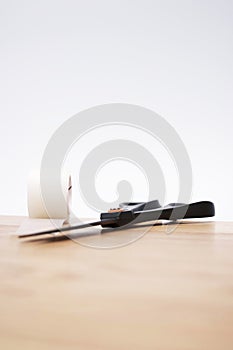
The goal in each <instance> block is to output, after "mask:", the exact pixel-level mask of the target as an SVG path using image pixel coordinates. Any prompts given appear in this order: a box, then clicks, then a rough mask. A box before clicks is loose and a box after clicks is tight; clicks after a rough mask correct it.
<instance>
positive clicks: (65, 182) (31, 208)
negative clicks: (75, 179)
mask: <svg viewBox="0 0 233 350" xmlns="http://www.w3.org/2000/svg"><path fill="white" fill-rule="evenodd" d="M46 188H47V189H48V192H49V193H46V196H48V198H49V208H47V207H46V204H45V203H44V200H43V198H42V194H41V184H40V170H34V171H33V172H31V174H30V176H29V179H28V193H27V200H28V214H29V218H28V219H26V220H25V221H24V222H23V223H22V225H21V226H20V228H19V229H18V231H17V235H19V234H23V233H25V234H26V233H30V232H38V231H43V230H47V229H52V228H55V227H61V226H62V225H63V224H64V222H68V221H69V214H70V205H71V193H72V183H71V176H70V175H69V174H68V173H65V172H63V173H62V175H61V188H62V192H63V195H64V198H62V199H61V198H60V197H59V196H58V194H57V193H56V191H55V189H54V186H53V182H52V180H51V179H50V178H49V177H48V186H46ZM47 205H48V204H47ZM48 212H49V215H48Z"/></svg>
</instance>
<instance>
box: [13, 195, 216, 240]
mask: <svg viewBox="0 0 233 350" xmlns="http://www.w3.org/2000/svg"><path fill="white" fill-rule="evenodd" d="M214 215H215V207H214V203H212V202H210V201H201V202H195V203H190V204H185V203H170V204H168V205H166V206H161V205H160V203H159V201H158V200H153V201H149V202H124V203H120V204H119V207H118V208H111V209H110V210H109V211H108V212H105V213H101V214H100V219H99V220H98V221H91V222H86V223H82V224H78V225H69V226H64V227H60V228H55V229H51V230H46V231H39V232H33V233H27V234H26V233H25V234H20V235H19V238H26V237H32V236H39V235H47V234H54V233H57V232H67V231H72V230H78V229H83V228H88V227H92V226H102V227H103V228H120V227H124V228H126V227H129V226H132V225H136V224H138V223H142V222H148V221H157V220H170V221H177V220H183V219H194V218H206V217H213V216H214Z"/></svg>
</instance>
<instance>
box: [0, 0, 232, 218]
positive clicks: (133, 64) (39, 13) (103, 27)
mask: <svg viewBox="0 0 233 350" xmlns="http://www.w3.org/2000/svg"><path fill="white" fill-rule="evenodd" d="M0 50H1V55H0V60H1V66H0V67H1V68H0V69H1V72H0V73H1V74H0V92H1V95H0V96H1V103H0V115H1V148H0V152H1V153H0V155H1V158H0V159H1V183H0V186H1V189H0V193H1V201H0V213H1V214H26V213H27V205H26V180H27V175H28V172H29V171H30V169H31V168H32V167H33V166H34V165H35V164H37V163H38V162H39V159H40V157H41V155H42V153H43V149H44V147H45V146H46V144H47V142H48V140H49V138H50V137H51V135H52V134H53V132H54V131H55V130H56V129H57V128H58V127H59V126H60V125H61V124H62V123H63V122H64V121H65V120H67V119H68V118H69V117H71V116H72V115H74V114H76V113H78V112H79V111H81V110H83V109H85V108H89V107H91V106H94V105H99V104H104V103H111V102H125V103H132V104H137V105H141V106H144V107H147V108H150V109H152V110H154V111H155V112H157V113H158V114H160V115H161V116H163V117H164V118H165V119H166V120H167V121H168V122H169V123H170V124H171V125H172V126H173V127H174V128H175V129H176V131H177V132H178V133H179V135H180V136H181V138H182V139H183V141H184V143H185V146H186V148H187V151H188V153H189V155H190V158H191V161H192V167H193V177H194V186H193V198H192V200H193V201H194V200H202V199H206V200H212V201H214V202H215V204H216V209H217V219H222V220H232V219H233V215H232V204H231V203H232V197H233V186H232V180H233V167H232V150H233V138H232V126H233V121H232V119H233V64H232V62H233V1H231V0H219V1H216V0H214V1H211V0H196V1H189V0H176V1H172V0H170V1H167V0H161V1H156V0H153V1H147V0H143V1H137V0H132V1H129V0H128V1H127V0H124V1H122V0H115V1H111V0H107V1H101V0H99V1H94V0H93V1H88V0H85V1H78V0H74V1H70V0H65V1H64V0H63V1H59V0H56V1H55V0H54V1H53V0H40V1H33V0H28V1H27V0H26V1H24V0H21V1H16V0H14V1H13V0H5V1H3V0H1V1H0ZM122 132H123V133H124V132H125V131H123V130H122ZM113 133H114V131H113ZM127 135H128V136H129V137H133V136H134V131H132V134H131V133H130V131H128V134H127ZM96 137H97V136H96ZM91 140H93V137H92V138H91ZM86 142H87V143H88V144H90V140H89V141H88V140H87V141H86ZM145 142H147V141H146V140H145ZM76 148H77V150H78V149H79V148H78V145H77V147H76ZM81 148H82V150H81ZM79 151H80V152H81V151H82V152H83V151H84V148H83V147H80V149H79ZM118 166H119V169H120V168H121V166H123V165H122V164H120V163H119V165H118ZM109 169H110V170H108V171H107V170H106V169H105V170H104V169H103V172H102V176H107V178H109V174H111V171H112V174H115V173H116V169H117V168H116V164H115V163H114V164H113V167H112V170H111V166H110V168H109ZM123 170H124V172H126V169H124V167H123V168H122V169H121V171H118V173H123ZM129 172H130V169H129ZM169 176H170V174H169V173H167V174H166V177H168V178H169ZM172 178H173V175H172ZM111 180H112V179H111ZM113 180H114V179H113ZM116 180H117V181H118V179H116ZM137 181H138V183H137V184H136V185H138V186H139V187H140V186H142V187H143V184H142V183H141V181H142V182H143V180H141V177H140V176H139V175H138V177H137ZM172 181H173V180H172ZM174 181H175V180H174ZM168 182H169V180H168ZM103 183H104V182H102V185H103ZM105 183H106V181H105ZM171 183H172V182H171ZM97 185H98V187H100V188H99V191H100V194H101V191H102V192H103V195H104V189H101V183H99V184H98V181H97ZM115 187H116V186H115V185H114V184H113V188H114V191H115ZM142 187H141V188H142ZM170 187H171V186H170ZM108 191H111V187H110V189H109V188H108ZM171 197H172V191H171V192H170V193H168V199H169V200H172V201H175V200H176V198H171ZM138 199H140V198H138ZM85 210H86V211H85ZM79 211H80V212H81V214H84V215H85V214H86V213H87V209H85V207H84V205H83V204H81V202H80V208H79Z"/></svg>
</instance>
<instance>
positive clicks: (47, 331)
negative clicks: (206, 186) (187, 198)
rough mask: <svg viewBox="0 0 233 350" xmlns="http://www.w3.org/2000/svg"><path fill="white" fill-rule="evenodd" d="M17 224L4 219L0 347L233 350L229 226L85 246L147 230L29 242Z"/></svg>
mask: <svg viewBox="0 0 233 350" xmlns="http://www.w3.org/2000/svg"><path fill="white" fill-rule="evenodd" d="M21 220H22V219H21V218H20V217H2V218H0V224H1V226H0V278H1V279H0V348H1V349H4V350H6V349H17V350H20V349H24V350H26V349H30V350H32V349H33V350H37V349H45V350H47V349H52V350H53V349H56V350H60V349H76V350H77V349H87V350H97V349H98V350H111V349H114V350H119V349H124V350H125V349H126V350H127V349H134V350H137V349H138V350H144V349H153V350H154V349H158V350H163V349H164V350H170V349H177V350H187V349H193V350H199V349H200V350H208V349H211V350H214V349H224V350H228V349H229V350H232V349H233V223H223V222H216V223H214V222H206V223H204V222H202V223H198V222H196V223H185V224H181V225H179V226H178V228H176V230H175V231H174V232H170V234H167V233H166V230H167V228H166V226H155V227H153V228H152V229H150V231H149V232H148V233H147V234H146V235H145V236H144V237H143V238H141V239H139V240H137V241H136V242H135V243H133V244H129V245H127V246H125V247H122V248H119V249H91V248H87V247H84V246H83V245H85V244H87V245H92V246H93V245H95V246H101V245H102V246H104V245H106V246H109V245H111V244H115V243H116V242H121V243H122V242H125V243H127V239H128V240H130V239H131V240H132V239H134V238H135V237H137V235H138V234H139V233H140V231H142V230H143V227H142V228H137V229H132V230H127V231H120V232H116V233H106V234H105V235H98V234H97V235H96V236H94V237H91V236H84V237H82V238H80V240H79V243H74V241H72V240H70V239H62V238H59V237H57V238H55V239H54V238H50V237H45V238H39V237H38V238H37V239H31V240H29V241H27V240H19V239H18V238H17V237H15V236H13V235H12V233H14V232H15V231H16V229H17V225H19V223H20V222H21ZM117 235H118V237H117ZM123 236H124V237H126V238H125V241H124V239H123V238H122V237H123ZM119 237H120V238H119Z"/></svg>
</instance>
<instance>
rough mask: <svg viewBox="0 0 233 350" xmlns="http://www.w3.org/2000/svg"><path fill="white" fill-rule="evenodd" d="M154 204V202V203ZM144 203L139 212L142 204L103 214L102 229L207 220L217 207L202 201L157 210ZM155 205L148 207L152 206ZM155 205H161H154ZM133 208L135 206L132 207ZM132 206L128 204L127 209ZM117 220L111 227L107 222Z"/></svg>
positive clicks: (159, 207) (174, 204) (176, 204)
mask: <svg viewBox="0 0 233 350" xmlns="http://www.w3.org/2000/svg"><path fill="white" fill-rule="evenodd" d="M153 202H154V201H153ZM149 203H150V202H148V203H143V204H144V208H146V209H145V210H144V208H143V209H142V210H138V208H139V207H140V205H142V203H134V206H135V207H134V208H133V210H126V211H125V210H124V207H123V208H119V210H117V209H116V210H113V211H110V212H108V213H102V214H101V226H102V227H121V226H125V225H127V224H137V223H139V222H146V221H156V220H173V221H175V220H181V219H193V218H205V217H212V216H214V215H215V207H214V204H213V203H212V202H209V201H202V202H196V203H191V204H184V203H171V204H168V205H167V206H165V207H161V206H158V207H157V208H156V209H147V204H149ZM152 205H153V203H151V204H149V205H148V206H149V207H150V206H152ZM154 205H159V204H158V203H157V204H156V203H154ZM132 206H133V205H132ZM129 207H130V205H129V203H128V206H127V208H129ZM109 219H115V222H114V223H111V224H110V225H109V224H107V223H106V222H105V220H109Z"/></svg>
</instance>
